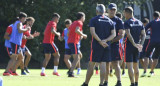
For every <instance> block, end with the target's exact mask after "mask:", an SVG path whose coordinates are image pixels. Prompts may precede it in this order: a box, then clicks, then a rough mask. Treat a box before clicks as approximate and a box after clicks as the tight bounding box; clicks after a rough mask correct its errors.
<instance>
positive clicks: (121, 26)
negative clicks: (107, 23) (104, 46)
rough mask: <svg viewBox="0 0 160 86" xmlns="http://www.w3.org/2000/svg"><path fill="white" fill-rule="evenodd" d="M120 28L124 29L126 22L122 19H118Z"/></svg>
mask: <svg viewBox="0 0 160 86" xmlns="http://www.w3.org/2000/svg"><path fill="white" fill-rule="evenodd" d="M120 29H124V24H123V21H122V20H121V19H119V20H118V30H120Z"/></svg>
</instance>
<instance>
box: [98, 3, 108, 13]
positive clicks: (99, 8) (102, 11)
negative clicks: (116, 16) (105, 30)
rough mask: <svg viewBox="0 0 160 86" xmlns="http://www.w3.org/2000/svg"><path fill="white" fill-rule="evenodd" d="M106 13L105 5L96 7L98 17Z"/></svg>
mask: <svg viewBox="0 0 160 86" xmlns="http://www.w3.org/2000/svg"><path fill="white" fill-rule="evenodd" d="M105 12H106V8H105V6H104V5H103V4H97V7H96V13H97V15H99V14H104V13H105Z"/></svg>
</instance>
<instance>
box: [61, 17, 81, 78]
mask: <svg viewBox="0 0 160 86" xmlns="http://www.w3.org/2000/svg"><path fill="white" fill-rule="evenodd" d="M71 24H72V21H71V20H70V19H66V20H65V26H66V28H65V29H64V30H63V33H62V40H63V39H64V40H65V55H64V62H65V63H66V66H67V68H68V69H70V68H71V66H72V64H71V61H70V60H69V59H70V57H71V49H70V48H69V46H68V43H67V41H68V35H67V34H68V32H69V30H68V28H69V26H70V25H71ZM78 46H79V47H80V42H79V43H78ZM79 53H80V54H79V55H80V58H82V53H81V52H80V50H79ZM77 67H78V68H77V75H78V74H80V71H81V68H80V61H79V62H78V64H77Z"/></svg>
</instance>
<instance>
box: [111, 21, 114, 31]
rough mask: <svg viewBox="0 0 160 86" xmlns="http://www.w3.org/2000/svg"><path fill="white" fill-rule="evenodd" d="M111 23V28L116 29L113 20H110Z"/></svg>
mask: <svg viewBox="0 0 160 86" xmlns="http://www.w3.org/2000/svg"><path fill="white" fill-rule="evenodd" d="M110 25H111V28H110V29H111V30H114V29H115V24H114V23H113V22H112V21H110Z"/></svg>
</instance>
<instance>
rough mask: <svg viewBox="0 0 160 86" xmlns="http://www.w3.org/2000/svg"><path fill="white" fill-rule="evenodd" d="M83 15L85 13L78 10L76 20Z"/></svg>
mask: <svg viewBox="0 0 160 86" xmlns="http://www.w3.org/2000/svg"><path fill="white" fill-rule="evenodd" d="M83 16H85V14H84V13H83V12H78V13H77V15H76V17H77V20H79V19H81V18H82V17H83Z"/></svg>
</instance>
